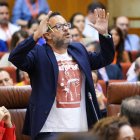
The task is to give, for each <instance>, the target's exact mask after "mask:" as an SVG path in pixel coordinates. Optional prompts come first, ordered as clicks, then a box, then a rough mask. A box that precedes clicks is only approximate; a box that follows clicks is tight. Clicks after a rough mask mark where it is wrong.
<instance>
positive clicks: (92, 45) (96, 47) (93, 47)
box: [86, 41, 100, 52]
mask: <svg viewBox="0 0 140 140" xmlns="http://www.w3.org/2000/svg"><path fill="white" fill-rule="evenodd" d="M86 49H87V51H88V52H100V43H99V42H98V41H93V42H89V43H87V44H86Z"/></svg>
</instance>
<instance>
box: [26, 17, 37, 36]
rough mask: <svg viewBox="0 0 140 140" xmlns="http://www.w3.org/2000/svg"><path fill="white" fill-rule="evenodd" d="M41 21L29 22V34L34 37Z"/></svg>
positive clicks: (32, 20) (33, 20)
mask: <svg viewBox="0 0 140 140" xmlns="http://www.w3.org/2000/svg"><path fill="white" fill-rule="evenodd" d="M38 25H39V21H38V20H37V19H31V20H29V21H28V33H29V35H32V34H33V33H34V32H35V31H36V30H37V28H38Z"/></svg>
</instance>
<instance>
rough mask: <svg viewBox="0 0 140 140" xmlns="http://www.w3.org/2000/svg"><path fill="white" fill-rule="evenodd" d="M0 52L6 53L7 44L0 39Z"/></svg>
mask: <svg viewBox="0 0 140 140" xmlns="http://www.w3.org/2000/svg"><path fill="white" fill-rule="evenodd" d="M0 52H8V46H7V43H6V42H5V41H3V40H1V39H0Z"/></svg>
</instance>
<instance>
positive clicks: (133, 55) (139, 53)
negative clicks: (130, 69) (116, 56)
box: [128, 51, 140, 62]
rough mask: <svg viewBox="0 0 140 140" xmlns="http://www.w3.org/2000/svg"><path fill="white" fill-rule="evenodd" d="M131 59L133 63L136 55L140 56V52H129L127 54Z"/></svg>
mask: <svg viewBox="0 0 140 140" xmlns="http://www.w3.org/2000/svg"><path fill="white" fill-rule="evenodd" d="M128 53H129V55H130V58H131V62H134V61H135V60H136V58H137V57H138V55H140V51H129V52H128Z"/></svg>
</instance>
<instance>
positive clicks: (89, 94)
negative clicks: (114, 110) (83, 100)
mask: <svg viewBox="0 0 140 140" xmlns="http://www.w3.org/2000/svg"><path fill="white" fill-rule="evenodd" d="M88 97H89V99H90V101H91V104H92V107H93V109H94V112H95V116H96V119H97V121H99V117H98V115H97V112H96V109H95V106H94V104H93V100H92V95H91V93H90V92H88Z"/></svg>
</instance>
